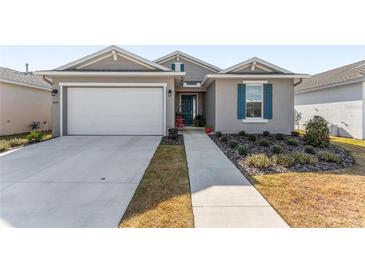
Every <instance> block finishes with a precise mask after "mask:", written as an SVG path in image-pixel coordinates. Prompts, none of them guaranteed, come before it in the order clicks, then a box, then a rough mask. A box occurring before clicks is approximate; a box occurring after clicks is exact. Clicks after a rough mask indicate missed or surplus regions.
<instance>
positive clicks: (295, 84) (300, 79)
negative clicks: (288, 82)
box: [294, 78, 303, 87]
mask: <svg viewBox="0 0 365 274" xmlns="http://www.w3.org/2000/svg"><path fill="white" fill-rule="evenodd" d="M302 82H303V78H299V82H298V83H294V87H296V86H297V85H299V84H301V83H302Z"/></svg>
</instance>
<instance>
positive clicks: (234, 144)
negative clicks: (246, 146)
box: [229, 140, 238, 148]
mask: <svg viewBox="0 0 365 274" xmlns="http://www.w3.org/2000/svg"><path fill="white" fill-rule="evenodd" d="M229 147H230V148H236V147H238V142H237V141H236V140H230V141H229Z"/></svg>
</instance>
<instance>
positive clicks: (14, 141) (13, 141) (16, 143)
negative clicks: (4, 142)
mask: <svg viewBox="0 0 365 274" xmlns="http://www.w3.org/2000/svg"><path fill="white" fill-rule="evenodd" d="M8 143H9V145H10V146H11V147H17V146H21V145H24V144H25V143H26V142H25V140H23V139H20V138H12V139H10V140H9V141H8Z"/></svg>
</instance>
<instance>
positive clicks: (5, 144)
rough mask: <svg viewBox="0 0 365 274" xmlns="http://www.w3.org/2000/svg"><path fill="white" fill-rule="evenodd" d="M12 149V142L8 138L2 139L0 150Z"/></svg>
mask: <svg viewBox="0 0 365 274" xmlns="http://www.w3.org/2000/svg"><path fill="white" fill-rule="evenodd" d="M8 149H10V144H9V142H8V141H6V140H0V152H4V151H7V150H8Z"/></svg>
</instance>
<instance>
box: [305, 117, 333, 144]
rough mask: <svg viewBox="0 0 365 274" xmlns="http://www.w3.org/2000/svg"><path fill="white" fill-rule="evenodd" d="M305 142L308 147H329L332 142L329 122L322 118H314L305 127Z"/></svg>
mask: <svg viewBox="0 0 365 274" xmlns="http://www.w3.org/2000/svg"><path fill="white" fill-rule="evenodd" d="M304 140H305V142H306V143H307V144H308V145H312V146H315V147H328V145H329V142H330V132H329V129H328V122H327V121H326V120H325V119H324V118H322V117H321V116H317V115H316V116H314V117H313V118H312V119H310V120H309V121H308V123H307V124H306V125H305V134H304Z"/></svg>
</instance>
